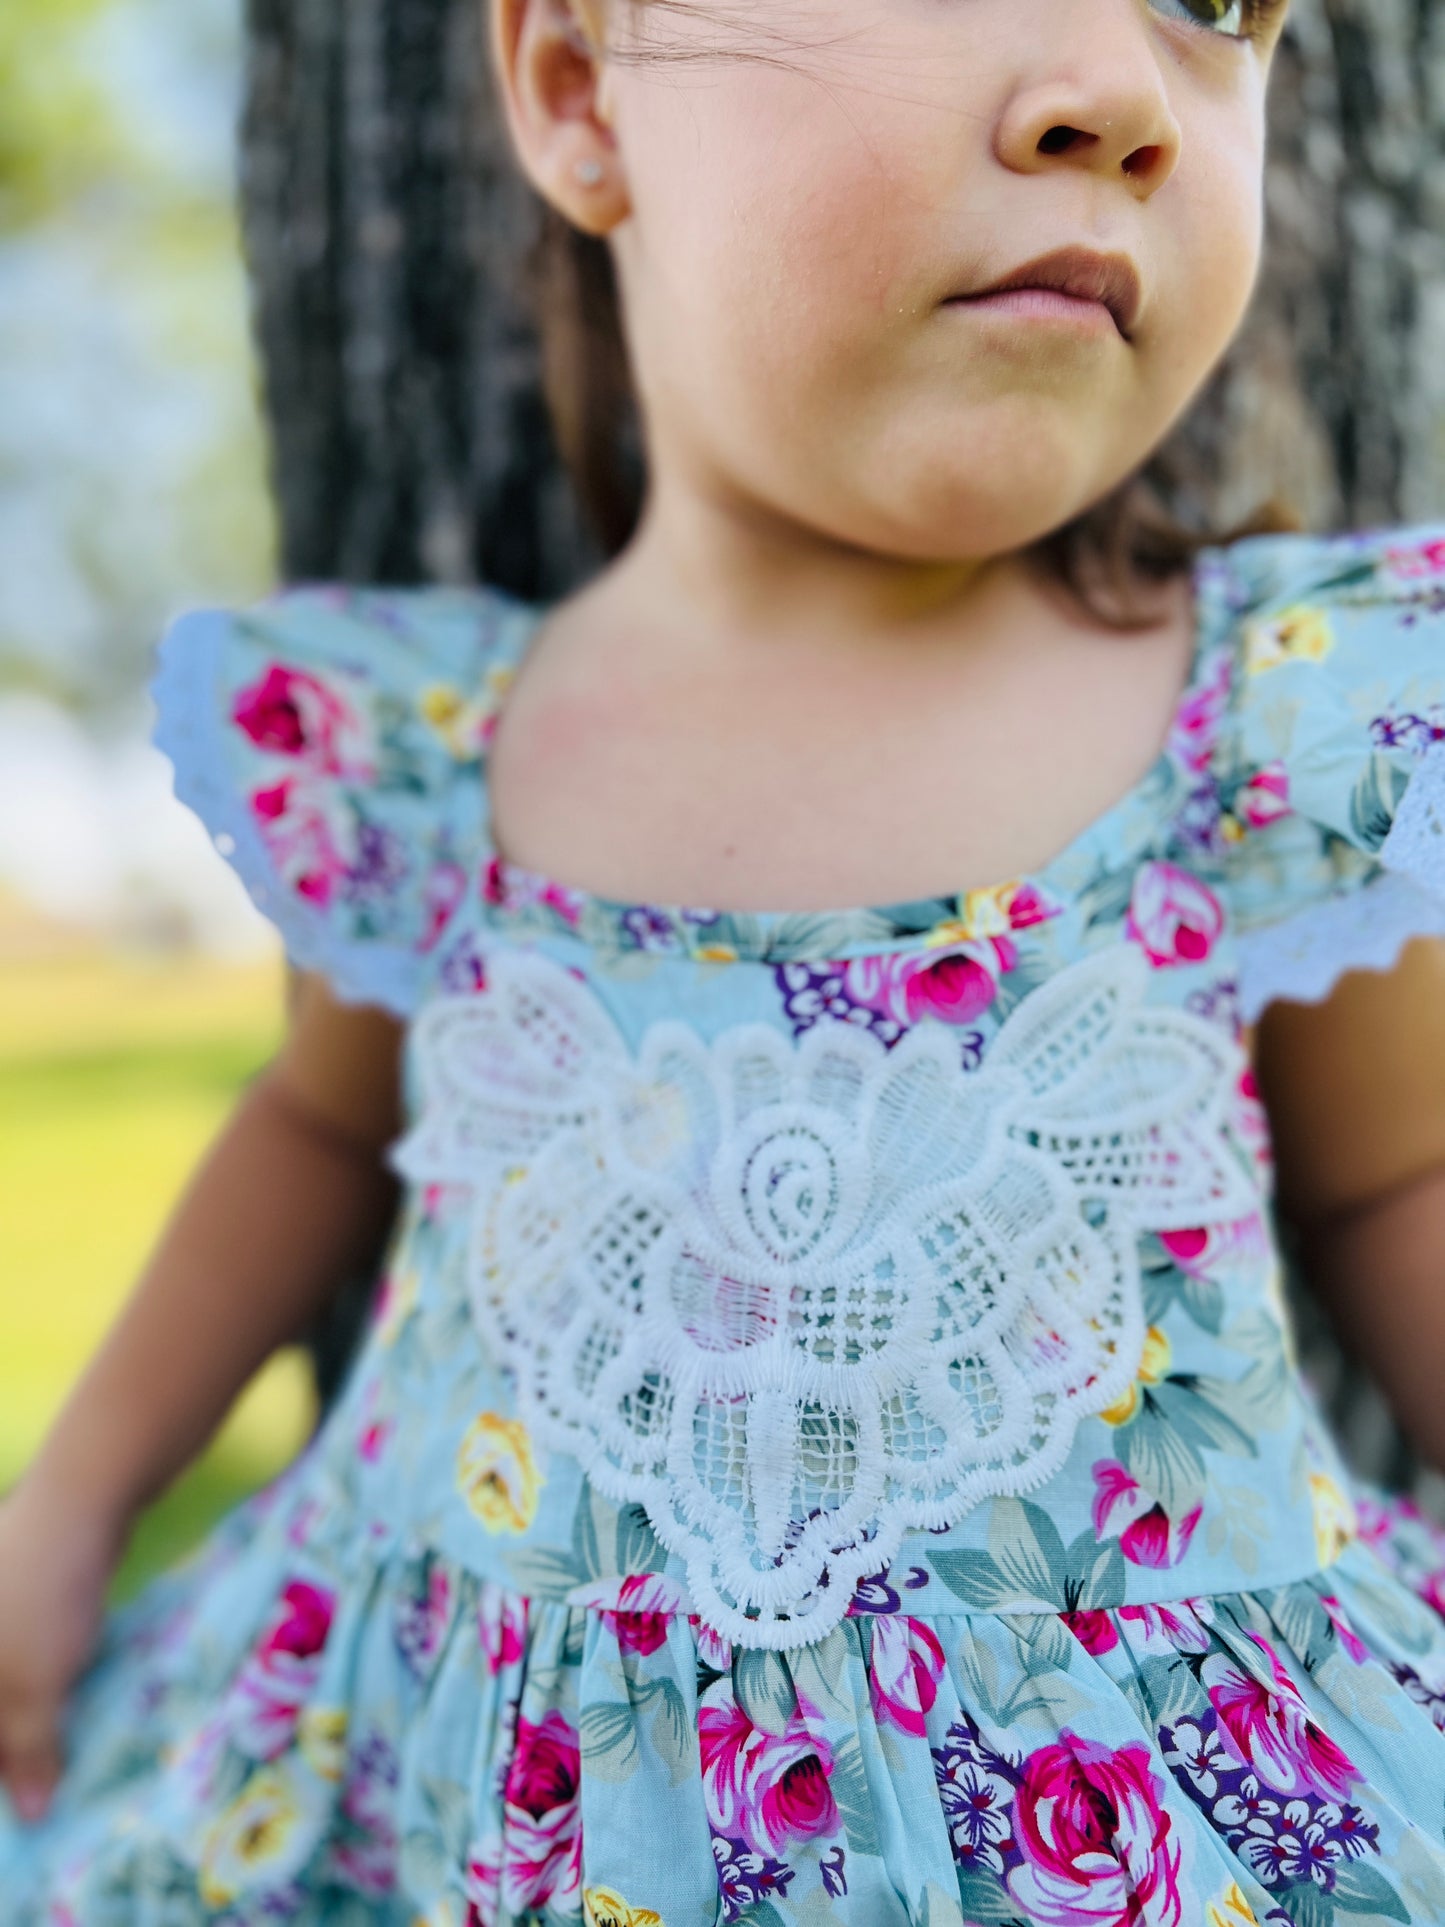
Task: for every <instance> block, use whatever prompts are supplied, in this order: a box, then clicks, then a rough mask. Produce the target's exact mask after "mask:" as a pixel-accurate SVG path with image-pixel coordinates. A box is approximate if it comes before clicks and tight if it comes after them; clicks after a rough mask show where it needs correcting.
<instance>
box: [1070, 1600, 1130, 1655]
mask: <svg viewBox="0 0 1445 1927" xmlns="http://www.w3.org/2000/svg"><path fill="white" fill-rule="evenodd" d="M1059 1617H1060V1619H1062V1620H1063V1622H1064V1624H1065V1625H1066V1626H1067V1627H1068V1629H1069V1631H1070V1632H1071V1633H1072V1634H1073V1635H1074V1638H1075V1639H1077V1640H1078V1642H1079V1644H1080V1645H1081V1646H1082V1647H1083V1649H1084V1651H1085V1652H1086V1653H1092V1654H1093V1656H1094V1658H1095V1659H1098V1658H1100V1657H1101V1656H1102V1655H1103V1654H1104V1653H1112V1652H1113V1650H1114V1648H1115V1647H1116V1646H1117V1645H1118V1643H1119V1631H1118V1628H1117V1627H1116V1626H1115V1624H1114V1621H1113V1617H1112V1615H1111V1614H1109V1613H1106V1612H1074V1613H1060V1614H1059Z"/></svg>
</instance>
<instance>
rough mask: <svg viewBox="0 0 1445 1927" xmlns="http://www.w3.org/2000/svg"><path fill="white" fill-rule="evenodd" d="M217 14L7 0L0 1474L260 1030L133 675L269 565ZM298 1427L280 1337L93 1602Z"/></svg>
mask: <svg viewBox="0 0 1445 1927" xmlns="http://www.w3.org/2000/svg"><path fill="white" fill-rule="evenodd" d="M240 24H241V23H240V6H239V0H5V4H4V6H0V341H3V343H4V352H3V354H0V559H3V565H4V566H3V567H0V1488H3V1486H5V1485H7V1484H8V1483H9V1482H10V1481H11V1480H13V1479H14V1478H15V1476H16V1475H17V1474H18V1473H19V1472H20V1470H21V1469H22V1468H23V1466H24V1465H25V1463H26V1461H27V1459H28V1458H29V1456H30V1455H31V1453H32V1452H33V1451H34V1449H35V1447H36V1445H37V1443H38V1442H39V1440H40V1438H41V1436H42V1434H43V1432H44V1429H45V1427H46V1425H47V1424H48V1423H49V1421H50V1419H51V1418H52V1416H53V1414H54V1412H55V1411H56V1409H57V1407H58V1406H59V1404H60V1402H61V1401H62V1399H63V1398H64V1396H65V1394H66V1392H67V1389H68V1388H69V1386H70V1384H71V1383H72V1382H73V1380H74V1378H75V1376H76V1374H77V1372H78V1371H79V1369H80V1367H81V1366H82V1364H83V1362H84V1360H85V1359H86V1357H87V1356H88V1355H89V1353H90V1351H91V1350H92V1349H93V1347H94V1346H95V1345H96V1343H97V1342H98V1341H99V1339H100V1338H101V1336H102V1335H103V1333H104V1331H105V1328H106V1326H107V1324H108V1323H109V1321H110V1319H111V1318H112V1317H113V1315H114V1313H115V1311H116V1309H117V1308H118V1306H119V1304H120V1302H121V1300H122V1299H123V1298H124V1296H125V1294H126V1293H127V1292H128V1290H129V1289H130V1287H131V1285H132V1284H133V1282H134V1280H135V1277H136V1275H137V1273H138V1271H139V1270H140V1268H141V1266H142V1265H143V1263H144V1260H145V1256H146V1254H147V1251H148V1250H149V1248H150V1246H151V1245H152V1243H153V1241H154V1239H155V1237H156V1235H157V1233H158V1231H159V1229H160V1227H161V1225H162V1223H163V1222H164V1219H165V1217H166V1215H167V1213H168V1211H169V1210H170V1208H171V1206H172V1204H173V1203H174V1201H175V1199H176V1197H177V1195H178V1193H179V1192H180V1190H181V1188H182V1186H183V1184H184V1182H185V1180H186V1177H187V1175H188V1173H189V1172H190V1170H191V1169H192V1168H193V1166H194V1164H195V1162H196V1160H197V1159H198V1157H199V1156H200V1155H201V1153H202V1151H203V1150H204V1148H205V1146H206V1144H207V1142H208V1141H209V1140H210V1138H211V1137H212V1136H213V1134H214V1133H215V1131H216V1130H217V1128H218V1127H219V1125H220V1123H221V1121H222V1119H223V1118H224V1116H225V1114H226V1111H227V1109H228V1107H229V1105H230V1104H231V1103H232V1102H233V1100H234V1098H235V1096H236V1094H237V1092H238V1091H239V1089H240V1088H241V1086H242V1084H243V1083H244V1081H245V1080H246V1078H247V1077H249V1076H250V1075H251V1074H252V1073H253V1072H254V1071H255V1070H256V1069H257V1068H258V1067H259V1066H260V1064H261V1063H262V1062H263V1061H264V1060H265V1058H266V1056H267V1055H268V1053H269V1052H270V1051H271V1050H272V1049H273V1048H274V1046H275V1044H276V1042H277V1041H278V1038H279V1034H280V1022H281V1007H282V966H281V960H280V957H279V953H278V949H277V946H276V944H275V942H274V939H273V938H272V937H271V936H270V934H269V933H268V932H267V931H266V930H265V928H264V926H263V925H262V924H261V923H260V920H259V918H257V917H256V916H255V915H254V913H253V912H252V911H251V910H250V909H249V906H248V905H247V904H246V902H245V899H244V893H243V892H242V891H241V889H240V886H239V885H238V884H237V883H236V882H235V880H234V879H233V878H231V877H230V876H229V873H228V872H226V870H225V866H224V865H223V864H222V863H221V860H220V859H219V857H217V856H216V855H215V853H214V852H213V851H212V850H211V848H210V845H209V843H208V842H207V840H206V838H205V836H204V834H203V833H202V832H201V831H200V829H199V826H197V825H196V824H194V823H193V822H192V821H191V820H190V819H189V818H188V817H187V815H186V813H185V812H184V811H182V810H181V808H180V806H179V805H178V804H176V803H175V801H174V799H173V798H172V797H171V796H170V794H169V779H168V772H167V770H166V768H165V766H164V765H163V763H162V762H161V759H160V758H159V757H158V756H157V755H156V754H155V752H153V751H152V750H150V748H149V747H148V736H149V729H150V720H151V719H150V712H149V705H148V702H147V699H146V696H145V683H146V679H147V677H148V674H149V671H150V666H151V659H152V652H153V650H154V646H155V642H156V639H157V637H158V635H159V634H160V632H161V630H162V629H163V628H164V626H165V623H166V622H167V621H168V620H169V619H170V617H171V616H173V615H174V614H176V613H177V612H178V611H179V610H180V609H182V608H184V607H187V606H190V605H194V604H197V603H205V602H236V601H241V600H246V599H249V598H250V597H252V596H254V595H256V594H258V593H260V592H262V591H263V590H264V589H265V588H266V587H267V586H268V585H269V582H270V579H271V574H272V571H273V567H274V563H273V543H274V532H273V527H272V519H271V511H270V507H269V503H268V501H267V493H266V487H265V474H264V449H263V442H262V436H261V432H260V428H259V423H258V415H257V407H256V399H255V392H254V372H253V368H252V364H251V358H250V353H249V348H248V341H247V317H246V293H245V281H244V275H243V272H242V266H241V261H240V253H239V247H238V240H237V233H236V222H235V216H234V212H233V186H234V166H235V161H234V125H235V115H236V109H237V99H238V87H239V61H240ZM196 1282H197V1290H198V1291H204V1289H205V1281H204V1280H203V1279H198V1280H197V1281H196ZM311 1418H312V1405H311V1398H310V1392H309V1383H308V1377H307V1373H306V1370H305V1367H304V1365H303V1363H302V1361H301V1359H300V1357H299V1355H297V1354H295V1353H289V1354H285V1355H283V1356H282V1357H280V1358H279V1359H277V1360H276V1361H275V1363H274V1364H273V1365H272V1366H271V1367H270V1368H269V1369H268V1370H267V1371H266V1372H265V1373H264V1374H263V1375H262V1376H261V1378H259V1379H258V1380H257V1381H256V1383H255V1385H254V1386H253V1387H252V1388H251V1390H250V1391H249V1392H248V1393H247V1394H246V1396H245V1397H244V1398H243V1399H242V1400H241V1401H240V1403H239V1404H238V1406H237V1408H236V1410H235V1411H234V1412H233V1413H232V1415H231V1417H230V1419H229V1420H228V1422H227V1424H226V1425H225V1426H224V1428H223V1429H222V1431H221V1432H220V1434H219V1435H218V1436H217V1438H216V1440H215V1441H214V1442H213V1444H212V1446H211V1447H210V1449H209V1450H208V1451H207V1452H206V1453H205V1455H204V1456H203V1458H202V1459H201V1460H200V1461H199V1462H198V1463H197V1465H196V1466H195V1467H194V1468H193V1470H192V1471H191V1472H190V1473H189V1474H187V1475H186V1476H185V1477H184V1478H183V1479H181V1480H180V1481H179V1482H178V1483H177V1484H176V1485H175V1486H174V1487H173V1488H172V1489H171V1491H170V1492H169V1493H167V1494H166V1495H165V1497H164V1498H163V1499H162V1500H161V1501H160V1502H159V1503H158V1504H157V1505H156V1507H155V1508H154V1509H153V1510H152V1512H151V1513H150V1514H149V1515H148V1516H147V1518H146V1519H145V1520H144V1521H143V1522H142V1525H141V1527H140V1529H139V1531H138V1532H137V1534H136V1537H135V1541H134V1543H133V1545H132V1549H131V1553H130V1556H129V1558H128V1560H127V1562H126V1565H125V1568H124V1570H123V1572H122V1573H121V1575H120V1577H119V1580H118V1583H117V1589H116V1590H117V1593H118V1594H119V1595H124V1594H126V1593H128V1592H130V1591H132V1590H133V1589H134V1588H135V1587H136V1586H137V1585H138V1584H140V1583H141V1582H142V1581H143V1580H144V1578H145V1577H146V1576H147V1575H148V1574H149V1573H151V1572H153V1571H154V1570H156V1568H157V1567H158V1566H159V1565H160V1564H162V1563H164V1562H166V1561H168V1560H169V1559H170V1558H172V1557H174V1556H175V1555H176V1554H178V1553H179V1552H180V1551H182V1550H183V1549H184V1548H185V1547H187V1546H188V1545H190V1544H191V1543H193V1542H194V1540H195V1539H196V1538H198V1537H199V1536H200V1535H202V1534H203V1533H204V1532H205V1530H206V1529H207V1527H208V1526H209V1525H210V1524H211V1523H212V1522H213V1520H214V1519H215V1518H216V1517H217V1516H218V1514H219V1513H220V1512H221V1511H222V1510H224V1509H225V1508H226V1507H228V1506H229V1505H231V1504H233V1503H234V1502H235V1501H236V1500H237V1499H238V1498H240V1497H241V1496H242V1495H243V1494H244V1493H246V1492H248V1491H249V1490H251V1489H252V1488H254V1486H255V1485H257V1484H258V1483H260V1482H261V1481H262V1480H264V1479H265V1478H267V1477H268V1476H270V1474H272V1473H273V1472H274V1471H275V1470H277V1469H278V1468H279V1467H280V1466H281V1465H283V1464H284V1463H285V1462H286V1461H287V1460H288V1459H289V1458H290V1457H291V1456H292V1455H293V1454H294V1452H295V1451H296V1449H297V1447H298V1446H299V1444H300V1443H301V1441H302V1440H303V1438H304V1437H305V1434H306V1431H307V1430H308V1428H309V1425H310V1423H311Z"/></svg>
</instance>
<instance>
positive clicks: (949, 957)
mask: <svg viewBox="0 0 1445 1927" xmlns="http://www.w3.org/2000/svg"><path fill="white" fill-rule="evenodd" d="M1017 963H1018V946H1017V945H1016V944H1014V943H1013V942H1011V941H1010V939H1009V938H1007V937H985V938H982V939H980V940H978V941H976V942H968V943H955V944H949V945H946V946H941V947H940V948H939V949H937V950H930V951H927V952H925V953H924V954H923V955H922V956H918V957H909V956H900V955H897V954H894V955H891V956H880V957H857V958H854V959H853V961H852V962H850V963H847V964H845V965H844V966H843V980H844V989H845V991H846V994H847V995H848V997H849V998H850V999H851V1000H852V1002H854V1003H855V1004H860V1005H862V1006H863V1008H864V1009H866V1010H876V1011H877V1012H879V1014H880V1015H881V1016H884V1017H890V1018H892V1019H893V1021H894V1022H895V1023H898V1024H904V1025H908V1024H917V1023H919V1022H921V1020H922V1019H923V1018H925V1017H936V1018H938V1019H939V1020H940V1022H942V1023H945V1024H971V1023H972V1022H973V1020H974V1018H975V1017H978V1016H980V1015H981V1014H982V1012H984V1011H986V1010H987V1009H988V1008H989V1006H990V1005H991V1004H992V1003H993V1002H994V1000H995V998H996V997H997V996H998V993H999V986H1000V984H1001V983H1002V981H1003V979H1004V977H1005V976H1006V975H1007V973H1008V972H1009V971H1010V970H1012V969H1013V968H1014V966H1015V965H1016V964H1017Z"/></svg>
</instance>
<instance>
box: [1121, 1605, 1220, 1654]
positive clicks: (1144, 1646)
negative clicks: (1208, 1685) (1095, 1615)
mask: <svg viewBox="0 0 1445 1927" xmlns="http://www.w3.org/2000/svg"><path fill="white" fill-rule="evenodd" d="M1213 1617H1214V1609H1213V1607H1212V1606H1211V1605H1210V1603H1209V1601H1208V1600H1207V1599H1175V1600H1172V1601H1170V1602H1169V1603H1168V1604H1166V1605H1159V1606H1121V1607H1120V1608H1119V1625H1120V1629H1121V1630H1122V1632H1123V1634H1124V1637H1125V1638H1126V1639H1127V1641H1128V1643H1129V1645H1130V1647H1131V1648H1132V1649H1133V1650H1134V1651H1135V1652H1140V1653H1207V1652H1208V1651H1209V1644H1210V1641H1209V1624H1210V1621H1211V1620H1212V1619H1213Z"/></svg>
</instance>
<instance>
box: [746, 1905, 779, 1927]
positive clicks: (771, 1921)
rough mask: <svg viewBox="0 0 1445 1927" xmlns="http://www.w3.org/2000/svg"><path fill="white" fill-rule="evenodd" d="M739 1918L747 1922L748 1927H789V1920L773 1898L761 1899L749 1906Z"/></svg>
mask: <svg viewBox="0 0 1445 1927" xmlns="http://www.w3.org/2000/svg"><path fill="white" fill-rule="evenodd" d="M738 1919H739V1920H740V1921H744V1922H746V1927H787V1922H786V1921H785V1920H784V1919H783V1916H782V1915H781V1914H780V1913H779V1912H778V1910H777V1908H776V1907H775V1906H774V1905H773V1903H772V1901H771V1900H760V1901H758V1902H757V1904H756V1905H755V1906H752V1907H749V1908H748V1909H747V1911H746V1912H745V1913H742V1914H739V1915H738Z"/></svg>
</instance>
